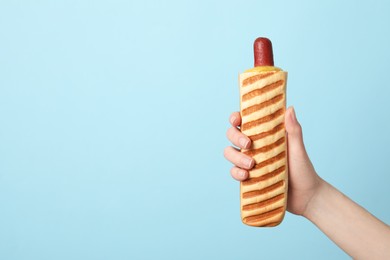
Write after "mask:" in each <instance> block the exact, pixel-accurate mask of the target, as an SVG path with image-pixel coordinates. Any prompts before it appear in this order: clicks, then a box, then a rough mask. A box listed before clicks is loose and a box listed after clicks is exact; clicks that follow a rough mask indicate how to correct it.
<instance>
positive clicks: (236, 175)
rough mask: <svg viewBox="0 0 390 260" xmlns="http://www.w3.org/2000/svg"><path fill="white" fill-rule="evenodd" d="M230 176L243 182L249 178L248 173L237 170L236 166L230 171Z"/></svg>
mask: <svg viewBox="0 0 390 260" xmlns="http://www.w3.org/2000/svg"><path fill="white" fill-rule="evenodd" d="M230 174H231V175H232V177H233V178H234V179H236V180H237V181H245V180H246V179H248V176H249V173H248V171H247V170H244V169H241V168H238V167H236V166H234V167H233V168H232V169H231V170H230Z"/></svg>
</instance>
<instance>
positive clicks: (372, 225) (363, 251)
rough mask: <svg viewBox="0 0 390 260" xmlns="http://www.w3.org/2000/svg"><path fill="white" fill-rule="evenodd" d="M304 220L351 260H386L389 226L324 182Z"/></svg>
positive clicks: (389, 240) (389, 241) (389, 247)
mask: <svg viewBox="0 0 390 260" xmlns="http://www.w3.org/2000/svg"><path fill="white" fill-rule="evenodd" d="M304 217H306V218H307V219H309V220H310V221H311V222H313V223H314V224H315V225H316V226H317V227H318V228H320V229H321V230H322V231H323V232H324V233H325V234H326V235H327V236H328V237H329V238H330V239H331V240H333V242H335V243H336V244H337V245H338V246H339V247H340V248H341V249H343V250H344V251H345V252H346V253H347V254H349V255H350V256H351V257H353V258H354V259H390V227H389V226H388V225H386V224H384V223H383V222H381V221H380V220H378V219H377V218H376V217H374V216H373V215H371V214H370V213H369V212H367V211H366V210H365V209H363V208H362V207H360V206H359V205H358V204H356V203H355V202H353V201H352V200H351V199H349V198H348V197H346V196H345V195H344V194H342V193H341V192H339V191H338V190H337V189H336V188H334V187H333V186H331V185H330V184H328V183H327V182H325V181H323V182H322V183H321V185H320V187H319V188H318V191H317V192H316V194H315V195H314V196H313V198H312V200H311V201H310V202H309V204H308V207H307V209H306V211H305V213H304Z"/></svg>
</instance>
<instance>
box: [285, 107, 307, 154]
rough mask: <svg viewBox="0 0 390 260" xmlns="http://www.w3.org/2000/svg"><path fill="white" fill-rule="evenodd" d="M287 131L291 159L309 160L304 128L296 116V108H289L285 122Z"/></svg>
mask: <svg viewBox="0 0 390 260" xmlns="http://www.w3.org/2000/svg"><path fill="white" fill-rule="evenodd" d="M284 121H285V122H284V124H285V128H286V131H287V145H288V153H289V157H295V158H291V159H296V160H302V159H306V158H308V156H307V153H306V149H305V145H304V143H303V136H302V127H301V125H300V124H299V122H298V120H297V117H296V115H295V110H294V107H289V108H288V109H287V110H286V113H285V120H284Z"/></svg>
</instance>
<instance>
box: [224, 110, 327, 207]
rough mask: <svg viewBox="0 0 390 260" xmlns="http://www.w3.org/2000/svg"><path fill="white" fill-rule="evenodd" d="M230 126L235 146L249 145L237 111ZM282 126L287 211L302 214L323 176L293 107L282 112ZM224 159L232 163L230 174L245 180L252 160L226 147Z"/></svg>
mask: <svg viewBox="0 0 390 260" xmlns="http://www.w3.org/2000/svg"><path fill="white" fill-rule="evenodd" d="M229 121H230V123H231V125H232V127H230V128H229V129H228V131H227V138H228V139H229V140H230V142H232V144H233V145H235V146H236V147H238V148H250V146H251V140H250V139H249V138H248V137H247V136H245V135H244V134H243V133H241V132H240V130H239V126H240V125H241V116H240V113H238V112H234V113H232V114H231V116H230V119H229ZM285 129H286V132H287V145H288V168H289V173H288V174H289V187H288V201H287V210H288V211H289V212H291V213H293V214H297V215H304V213H305V211H306V209H307V206H308V204H309V202H310V200H311V198H312V197H313V196H314V195H315V193H316V191H317V190H318V188H319V186H320V185H321V183H322V179H321V178H320V177H319V176H318V175H317V173H316V172H315V170H314V167H313V165H312V163H311V162H310V159H309V156H308V155H307V153H306V149H305V146H304V144H303V137H302V128H301V125H300V124H299V122H298V120H297V119H296V116H295V111H294V108H292V107H291V108H289V109H287V110H286V113H285ZM224 155H225V158H226V159H227V160H229V161H230V162H232V163H233V164H234V166H233V168H232V169H231V171H230V172H231V175H232V177H233V178H234V179H236V180H238V181H243V180H246V179H247V178H248V177H249V173H248V170H250V169H251V168H252V167H253V166H254V164H255V162H254V160H253V159H252V158H251V157H249V156H246V155H244V154H242V153H241V152H240V151H239V150H238V149H237V148H235V147H233V146H228V147H226V148H225V151H224Z"/></svg>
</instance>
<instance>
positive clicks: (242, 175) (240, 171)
mask: <svg viewBox="0 0 390 260" xmlns="http://www.w3.org/2000/svg"><path fill="white" fill-rule="evenodd" d="M238 175H239V176H240V177H241V178H245V175H246V171H244V170H239V171H238Z"/></svg>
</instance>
